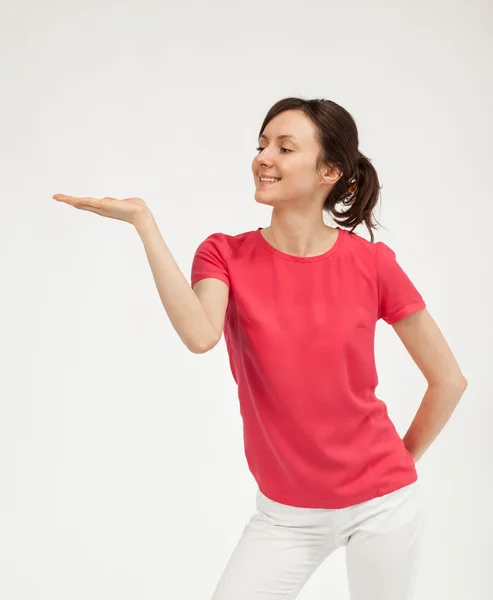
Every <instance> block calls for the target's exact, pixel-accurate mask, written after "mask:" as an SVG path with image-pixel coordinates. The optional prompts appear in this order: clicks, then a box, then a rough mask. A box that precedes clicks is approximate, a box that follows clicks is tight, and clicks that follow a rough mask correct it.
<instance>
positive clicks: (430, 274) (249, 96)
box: [0, 0, 493, 600]
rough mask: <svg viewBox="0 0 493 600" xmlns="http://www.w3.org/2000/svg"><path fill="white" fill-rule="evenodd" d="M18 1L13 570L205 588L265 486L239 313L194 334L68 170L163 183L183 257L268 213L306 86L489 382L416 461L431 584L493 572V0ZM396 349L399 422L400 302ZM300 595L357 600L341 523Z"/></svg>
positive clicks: (403, 362) (30, 591)
mask: <svg viewBox="0 0 493 600" xmlns="http://www.w3.org/2000/svg"><path fill="white" fill-rule="evenodd" d="M0 23H1V25H0V44H1V50H2V52H1V59H0V60H1V63H0V65H1V73H2V77H1V81H2V83H1V85H2V89H1V97H0V106H1V111H0V119H1V121H0V126H1V132H2V133H1V136H0V147H1V169H2V177H1V183H2V199H1V218H0V227H1V236H0V243H1V287H2V294H1V303H2V304H1V311H0V314H1V318H2V322H1V342H2V344H1V353H2V356H1V365H2V376H1V378H0V385H1V388H0V392H1V404H0V407H1V414H0V571H1V572H0V596H1V597H2V598H5V599H8V600H67V599H70V600H88V599H91V600H103V599H104V600H109V599H115V600H134V599H142V598H145V599H146V600H158V599H171V598H172V599H173V600H182V599H183V600H193V599H196V600H202V599H204V600H207V599H208V598H210V597H211V596H212V593H213V591H214V589H215V586H216V583H217V581H218V579H219V577H220V575H221V573H222V571H223V569H224V567H225V565H226V562H227V560H228V559H229V556H230V554H231V552H232V551H233V549H234V546H235V545H236V542H237V540H238V538H239V536H240V534H241V531H242V529H243V527H244V525H245V523H246V521H247V520H248V519H249V517H250V515H251V514H252V513H253V512H254V510H255V491H256V485H255V482H254V480H253V478H252V476H251V475H250V473H249V471H248V468H247V464H246V460H245V458H244V454H243V439H242V423H241V417H240V413H239V406H238V400H237V388H236V385H235V383H234V380H233V377H232V375H231V372H230V369H229V364H228V359H227V358H228V357H227V351H226V346H225V342H224V338H223V339H222V340H221V342H220V343H219V344H218V345H217V346H216V347H215V348H214V349H213V350H212V351H211V352H209V353H207V354H204V355H195V354H192V353H190V352H189V351H188V350H187V349H186V347H185V346H184V345H183V343H182V342H181V340H180V338H179V337H178V335H177V334H176V332H175V331H174V329H173V327H172V326H171V324H170V322H169V319H168V317H167V315H166V313H165V311H164V309H163V307H162V304H161V301H160V299H159V296H158V293H157V290H156V287H155V284H154V281H153V278H152V273H151V270H150V267H149V264H148V262H147V258H146V255H145V252H144V248H143V245H142V243H141V240H140V238H139V237H138V234H137V233H136V231H135V230H134V228H133V227H132V226H131V225H129V224H127V223H124V222H121V221H116V220H111V219H105V218H103V217H100V216H98V215H96V214H93V213H90V212H85V211H79V210H76V209H75V208H73V207H71V206H68V205H66V204H61V203H57V202H56V201H55V200H53V199H52V196H53V194H55V193H63V194H68V195H73V196H94V197H103V196H113V197H116V198H125V197H131V196H139V197H141V198H143V199H144V200H145V201H146V202H147V204H148V206H149V207H150V209H151V210H152V212H153V214H154V216H155V218H156V220H157V222H158V225H159V227H160V229H161V232H162V234H163V236H164V239H165V240H166V242H167V244H168V246H169V247H170V250H171V251H172V253H173V256H174V257H175V258H176V260H177V262H178V263H179V265H180V267H181V268H182V270H183V272H184V274H185V275H186V277H187V278H188V280H189V281H190V267H191V263H192V259H193V255H194V252H195V250H196V248H197V246H198V245H199V243H200V242H201V241H202V240H204V239H205V238H206V237H207V236H208V235H210V234H211V233H213V232H223V233H228V234H232V235H235V234H238V233H241V232H244V231H250V230H252V229H256V228H257V227H260V226H262V227H266V226H268V225H269V223H270V217H271V208H270V207H268V206H262V205H260V204H257V203H256V202H255V199H254V189H255V188H254V181H253V175H252V172H251V162H252V159H253V157H254V156H255V154H256V151H255V148H256V146H257V137H258V135H259V129H260V125H261V123H262V120H263V118H264V116H265V114H266V112H267V111H268V109H269V108H270V106H271V105H272V104H273V103H274V102H276V101H278V100H279V99H281V98H283V97H286V96H302V97H304V98H307V99H308V98H316V97H319V98H328V99H331V100H334V101H335V102H337V103H339V104H341V105H342V106H344V107H345V108H346V109H347V110H348V111H349V112H350V113H351V114H352V115H353V117H354V118H355V120H356V123H357V126H358V129H359V135H360V150H361V151H362V152H363V153H364V154H366V155H367V156H368V157H369V158H370V159H371V160H372V162H373V164H374V166H375V168H376V169H377V171H378V174H379V177H380V182H381V184H382V185H383V188H382V193H381V204H380V205H379V208H378V210H377V212H376V217H377V218H378V220H379V221H380V223H381V224H382V225H383V226H384V227H385V229H384V228H380V229H379V230H378V231H377V232H375V235H376V240H382V241H385V242H386V243H387V244H388V245H389V246H390V247H392V248H393V249H394V250H395V252H396V255H397V259H398V261H399V262H400V264H401V265H402V266H403V268H404V269H405V270H406V271H407V273H408V274H409V276H410V277H411V279H412V280H413V282H414V283H415V285H416V287H417V288H418V289H419V291H420V292H421V293H422V295H423V297H424V299H425V300H426V302H427V306H428V310H429V311H430V313H431V314H432V316H433V317H434V318H435V320H436V321H437V323H438V325H439V326H440V328H441V330H442V332H443V333H444V335H445V337H446V339H447V341H448V342H449V344H450V346H451V348H452V350H453V352H454V354H455V356H456V358H457V360H458V362H459V365H460V366H461V369H462V372H463V373H464V375H465V376H466V378H467V380H468V382H469V386H468V388H467V390H466V392H465V394H464V396H463V397H462V400H461V401H460V403H459V405H458V406H457V408H456V410H455V412H454V414H453V415H452V418H451V419H450V421H449V422H448V424H447V425H446V427H445V428H444V430H443V431H442V433H441V434H440V435H439V437H438V438H437V439H436V440H435V442H434V443H433V444H432V446H431V447H430V448H429V449H428V451H427V452H426V453H425V455H424V456H423V457H422V458H421V459H420V460H419V461H418V463H417V469H418V473H419V477H420V478H421V481H422V483H423V490H424V495H425V499H426V523H427V528H426V533H425V545H424V550H423V559H422V568H421V571H420V575H419V581H418V584H417V586H418V589H417V593H416V598H419V599H420V600H432V599H433V600H436V599H437V598H447V599H448V600H459V599H460V600H462V599H463V598H466V597H467V598H474V599H475V600H487V599H489V598H491V555H492V551H493V543H492V539H493V524H492V512H491V506H492V502H493V468H492V462H493V460H492V459H493V442H492V436H491V422H492V419H493V408H492V385H493V380H492V374H491V359H492V353H491V338H492V335H493V326H492V319H491V310H492V307H493V290H492V267H491V260H492V252H491V238H490V232H491V219H492V217H493V210H492V195H491V181H490V175H491V163H492V159H493V151H492V145H491V139H492V134H493V127H492V117H493V111H492V106H493V98H492V96H493V94H492V91H493V77H492V74H493V70H492V69H491V63H492V34H493V9H492V4H491V3H490V2H488V0H483V1H480V0H475V1H474V0H473V1H469V2H467V3H466V2H465V1H462V2H460V1H457V0H456V1H455V2H451V1H450V0H449V1H444V0H442V1H438V0H426V1H424V0H419V1H414V2H412V3H411V2H391V1H390V0H387V1H383V0H382V1H378V2H374V1H373V2H364V1H362V0H361V1H359V2H350V3H348V2H344V3H336V2H327V1H324V2H321V1H313V0H308V1H305V2H303V3H301V4H300V3H299V2H292V1H288V2H286V1H284V2H279V1H274V2H269V3H265V2H259V1H257V0H254V1H253V2H249V3H234V2H233V3H229V2H226V1H222V2H212V3H210V2H209V3H205V2H197V1H193V2H190V1H188V2H182V3H178V4H175V3H171V2H164V3H163V2H157V1H149V0H140V1H139V2H126V3H117V2H110V1H108V0H106V1H104V0H103V1H101V0H99V1H98V2H96V1H94V0H85V1H84V2H82V1H76V2H69V3H66V2H58V1H54V0H45V1H43V2H40V3H37V2H34V1H33V0H31V1H25V0H24V1H23V0H16V1H15V2H14V1H13V0H7V1H4V2H3V3H2V7H1V12H0ZM326 222H327V223H328V224H332V225H333V224H334V223H333V222H332V221H331V220H330V219H326ZM356 232H357V233H359V234H360V235H362V236H363V237H366V238H367V239H368V237H369V236H368V232H367V230H366V228H365V227H364V226H363V227H359V228H358V229H357V230H356ZM376 357H377V368H378V371H379V379H380V384H379V386H378V388H377V396H378V397H379V398H381V399H383V400H384V401H385V402H386V403H387V406H388V410H389V415H390V416H391V418H392V420H393V421H394V423H395V425H396V428H397V429H398V431H399V433H400V434H401V435H404V433H405V432H406V430H407V428H408V426H409V424H410V422H411V420H412V418H413V416H414V414H415V412H416V410H417V408H418V406H419V403H420V401H421V399H422V395H423V394H424V391H425V389H426V381H425V379H424V378H423V376H422V375H421V373H420V372H419V370H418V369H417V367H416V366H415V365H414V363H413V361H412V360H411V358H410V356H409V355H408V354H407V352H406V350H405V348H404V346H403V345H402V344H401V343H400V341H399V339H398V337H397V335H396V334H395V333H394V331H393V329H392V327H391V326H389V325H387V324H386V323H385V322H383V321H379V323H378V326H377V336H376ZM299 598H300V600H308V599H312V600H348V592H347V584H346V575H345V551H344V549H343V548H340V549H338V550H337V551H336V552H335V553H334V554H333V555H332V556H330V557H329V558H328V559H327V561H326V562H325V563H323V565H322V566H321V567H320V568H319V570H318V571H317V572H316V573H315V574H314V575H313V577H312V578H311V579H310V580H309V582H308V583H307V584H306V586H305V588H303V590H302V592H301V593H300V596H299Z"/></svg>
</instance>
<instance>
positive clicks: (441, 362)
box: [392, 308, 467, 462]
mask: <svg viewBox="0 0 493 600" xmlns="http://www.w3.org/2000/svg"><path fill="white" fill-rule="evenodd" d="M392 327H393V328H394V331H395V332H396V333H397V335H398V336H399V338H400V339H401V341H402V343H403V344H404V346H405V347H406V349H407V351H408V352H409V354H410V355H411V358H412V359H413V360H414V362H415V363H416V365H417V366H418V368H419V369H420V371H421V372H422V373H423V375H424V376H425V378H426V380H427V382H428V388H427V390H426V393H425V395H424V397H423V400H422V401H421V404H420V406H419V408H418V411H417V413H416V416H415V417H414V419H413V421H412V423H411V425H410V427H409V429H408V431H407V433H406V435H405V436H404V437H403V438H402V439H403V442H404V445H405V446H406V448H407V450H408V451H409V453H410V454H411V456H412V457H413V459H414V462H417V461H418V460H419V459H420V458H421V456H422V455H423V454H424V452H425V451H426V450H427V448H428V447H429V446H430V445H431V443H432V442H433V441H434V439H435V438H436V437H437V436H438V434H439V433H440V431H441V430H442V429H443V428H444V426H445V425H446V423H447V421H448V420H449V419H450V416H451V415H452V413H453V412H454V410H455V407H456V406H457V404H458V402H459V400H460V399H461V397H462V394H463V393H464V391H465V389H466V388H467V380H466V378H465V377H464V375H463V374H462V372H461V370H460V367H459V365H458V364H457V361H456V359H455V357H454V355H453V354H452V350H451V349H450V347H449V345H448V344H447V341H446V340H445V338H444V337H443V334H442V332H441V331H440V329H439V327H438V325H437V324H436V322H435V321H434V319H433V318H432V316H431V315H430V313H429V312H428V309H427V308H423V309H421V310H419V311H417V312H415V313H413V314H410V315H408V316H407V317H404V318H403V319H401V320H400V321H397V322H396V323H394V324H393V325H392Z"/></svg>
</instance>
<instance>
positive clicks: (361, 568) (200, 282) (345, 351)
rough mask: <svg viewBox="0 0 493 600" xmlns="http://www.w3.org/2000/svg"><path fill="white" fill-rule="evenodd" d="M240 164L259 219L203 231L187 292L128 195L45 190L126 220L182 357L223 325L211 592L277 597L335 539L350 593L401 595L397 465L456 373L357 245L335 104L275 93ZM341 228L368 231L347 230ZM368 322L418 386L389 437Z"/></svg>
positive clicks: (376, 261) (348, 132) (391, 598)
mask: <svg viewBox="0 0 493 600" xmlns="http://www.w3.org/2000/svg"><path fill="white" fill-rule="evenodd" d="M252 171H253V176H254V181H255V186H256V191H255V199H256V201H257V202H259V203H262V204H266V205H269V206H271V207H272V217H271V223H270V226H269V227H266V228H262V227H259V228H257V229H255V230H253V231H247V232H244V233H241V234H238V235H228V234H223V233H213V234H211V235H210V236H209V237H207V238H206V239H205V240H204V241H203V242H202V243H201V244H200V245H199V247H198V248H197V251H196V253H195V256H194V260H193V263H192V273H191V286H190V284H189V283H188V281H187V280H186V279H185V277H184V275H183V273H182V272H181V270H180V269H179V267H178V265H177V263H176V262H175V261H174V259H173V257H172V255H171V253H170V251H169V249H168V247H167V246H166V244H165V242H164V240H163V239H162V237H161V235H160V233H159V230H158V228H157V225H156V223H155V221H154V219H153V217H152V214H151V212H150V211H149V209H148V207H147V206H146V204H145V202H144V201H143V200H141V199H139V198H127V199H125V200H117V199H114V198H103V199H101V200H98V199H95V198H74V197H70V196H64V195H60V194H57V195H55V196H54V198H55V199H56V200H60V201H64V202H67V203H69V204H71V205H73V206H75V207H77V208H80V209H83V210H90V211H92V212H95V213H97V214H100V215H102V216H106V217H111V218H117V219H121V220H124V221H128V222H129V223H131V224H133V225H134V226H135V227H136V229H137V231H138V233H139V235H140V237H141V239H142V241H143V244H144V247H145V250H146V253H147V257H148V259H149V263H150V266H151V269H152V272H153V276H154V279H155V282H156V286H157V288H158V291H159V294H160V297H161V300H162V302H163V305H164V307H165V309H166V312H167V314H168V316H169V318H170V320H171V322H172V324H173V326H174V328H175V330H176V331H177V333H178V334H179V336H180V338H181V339H182V340H183V342H184V343H185V344H186V345H187V347H188V348H189V349H190V350H191V351H192V352H196V353H203V352H206V351H208V350H210V349H211V348H213V347H214V346H215V345H216V344H217V343H218V342H219V340H220V339H221V337H222V334H223V331H224V337H225V342H226V345H227V349H228V353H229V359H230V366H231V371H232V374H233V377H234V379H235V381H236V383H237V384H238V396H239V402H240V410H241V415H242V419H243V425H244V444H245V454H246V458H247V462H248V466H249V469H250V471H251V473H252V475H253V477H254V478H255V481H256V483H257V484H258V490H257V496H256V502H257V504H256V512H255V513H254V514H253V515H252V516H251V518H250V520H249V521H248V523H247V524H246V526H245V528H244V530H243V532H242V535H241V537H240V539H239V541H238V544H237V546H236V548H235V549H234V551H233V553H232V555H231V558H230V560H229V561H228V564H227V565H226V567H225V569H224V572H223V573H222V576H221V578H220V580H219V582H218V585H217V587H216V590H215V592H214V595H213V600H293V599H294V598H295V597H296V596H297V595H298V593H299V592H300V590H301V589H302V588H303V586H304V584H305V583H306V582H307V581H308V579H309V578H310V576H311V575H312V574H313V573H314V572H315V570H316V569H317V568H318V566H319V565H320V564H321V563H322V562H323V561H324V560H325V559H326V558H327V557H328V556H329V555H330V554H331V553H332V552H333V551H334V550H335V549H337V548H339V547H341V546H344V547H345V549H346V565H347V576H348V584H349V590H350V597H351V600H410V599H411V598H412V594H413V590H414V586H415V581H416V575H417V569H418V565H419V558H420V547H421V541H422V534H423V505H422V498H421V492H420V489H419V483H418V476H417V472H416V468H415V463H416V462H417V461H418V459H419V458H420V457H421V456H422V455H423V453H424V452H425V450H426V449H427V448H428V447H429V445H430V444H431V443H432V442H433V440H434V439H435V438H436V436H437V435H438V434H439V432H440V431H441V429H442V428H443V427H444V425H445V424H446V422H447V421H448V419H449V418H450V415H451V414H452V412H453V410H454V408H455V406H456V405H457V403H458V401H459V400H460V398H461V396H462V394H463V392H464V390H465V389H466V386H467V381H466V379H465V377H464V376H463V374H462V373H461V370H460V368H459V366H458V364H457V362H456V360H455V358H454V356H453V354H452V352H451V350H450V348H449V346H448V344H447V342H446V341H445V339H444V337H443V335H442V334H441V331H440V329H439V328H438V326H437V325H436V323H435V321H434V320H433V318H432V317H431V315H430V313H429V312H428V310H427V308H426V305H425V301H424V300H423V298H422V296H421V295H420V293H419V292H418V290H417V289H416V287H415V286H414V284H413V283H412V281H411V280H410V278H409V277H408V276H407V274H406V273H405V272H404V270H403V269H402V267H401V266H400V265H399V263H398V262H397V260H396V256H395V253H394V252H393V250H391V249H390V248H389V247H388V246H387V245H386V244H384V243H383V242H376V243H374V238H373V231H372V229H373V228H375V223H374V221H373V214H372V213H373V210H374V208H375V206H376V204H377V201H378V197H379V190H380V186H379V181H378V177H377V173H376V171H375V169H374V167H373V166H372V164H371V162H370V161H369V160H368V158H366V157H365V156H364V155H363V154H361V153H360V152H359V149H358V132H357V128H356V125H355V122H354V120H353V118H352V117H351V115H350V114H349V113H348V112H347V111H346V110H345V109H344V108H342V107H341V106H339V105H338V104H336V103H335V102H332V101H329V100H318V99H317V100H304V99H301V98H286V99H284V100H281V101H279V102H278V103H276V104H275V105H274V106H273V107H272V108H271V109H270V111H269V112H268V114H267V116H266V118H265V120H264V123H263V124H262V127H261V129H260V137H259V147H258V148H257V155H256V156H255V158H254V160H253V163H252ZM338 205H341V209H343V210H338V209H337V206H338ZM323 211H326V212H327V213H329V214H331V215H332V216H333V217H334V219H335V221H336V223H337V224H338V225H337V227H329V226H327V225H326V224H325V222H324V220H323ZM359 224H365V225H366V227H367V228H368V231H369V233H370V238H371V241H368V240H366V239H365V238H363V237H360V236H359V235H357V234H356V233H354V229H355V227H356V226H357V225H359ZM342 226H344V227H345V228H342ZM378 319H383V320H384V321H386V322H387V323H389V324H390V325H392V327H393V328H394V330H395V332H396V333H397V335H398V336H399V338H400V339H401V340H402V343H403V344H404V346H405V348H406V349H407V350H408V352H409V353H410V355H411V357H412V359H413V360H414V362H415V363H416V365H417V366H418V368H419V369H420V370H421V372H422V373H423V375H424V377H425V378H426V380H427V382H428V387H427V390H426V394H425V396H424V398H423V401H422V403H421V405H420V407H419V410H418V412H417V414H416V417H415V418H414V420H413V422H412V424H411V427H410V428H409V430H408V431H407V433H406V435H405V436H404V438H403V439H401V438H400V437H399V435H398V434H397V431H396V429H395V427H394V425H393V423H392V421H391V420H390V418H389V416H388V413H387V408H386V404H385V403H384V402H383V401H382V400H380V399H379V398H377V396H376V395H375V388H376V386H377V384H378V377H377V373H376V369H375V357H374V337H375V326H376V322H377V321H378Z"/></svg>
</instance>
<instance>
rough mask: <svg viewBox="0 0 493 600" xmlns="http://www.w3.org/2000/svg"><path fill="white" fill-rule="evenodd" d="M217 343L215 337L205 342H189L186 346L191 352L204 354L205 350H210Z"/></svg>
mask: <svg viewBox="0 0 493 600" xmlns="http://www.w3.org/2000/svg"><path fill="white" fill-rule="evenodd" d="M218 343H219V339H216V338H215V339H213V340H211V341H207V342H195V343H193V344H189V345H188V346H187V347H188V349H189V350H190V352H192V353H193V354H205V353H206V352H209V350H212V348H214V346H216V345H217V344H218Z"/></svg>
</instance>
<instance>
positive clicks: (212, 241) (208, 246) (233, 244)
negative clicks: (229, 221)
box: [197, 231, 255, 257]
mask: <svg viewBox="0 0 493 600" xmlns="http://www.w3.org/2000/svg"><path fill="white" fill-rule="evenodd" d="M254 234H255V231H245V232H242V233H237V234H230V233H224V232H220V231H217V232H214V233H211V234H209V235H208V236H207V237H206V238H205V239H204V240H203V241H202V242H201V243H200V244H199V246H198V248H197V251H199V250H210V251H215V252H218V253H220V254H222V255H223V256H225V257H227V256H232V255H234V254H237V253H238V252H240V251H241V249H242V248H246V247H247V246H249V245H251V244H252V243H253V241H254Z"/></svg>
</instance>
